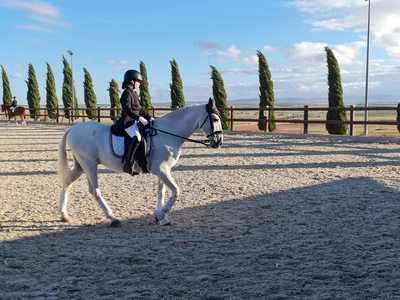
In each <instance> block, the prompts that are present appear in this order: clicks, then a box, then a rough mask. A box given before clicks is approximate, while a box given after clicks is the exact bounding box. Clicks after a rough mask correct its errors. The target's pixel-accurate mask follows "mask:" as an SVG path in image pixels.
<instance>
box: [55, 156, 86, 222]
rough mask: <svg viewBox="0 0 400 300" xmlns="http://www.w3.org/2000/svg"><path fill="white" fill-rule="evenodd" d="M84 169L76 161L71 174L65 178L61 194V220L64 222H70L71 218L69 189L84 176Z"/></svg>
mask: <svg viewBox="0 0 400 300" xmlns="http://www.w3.org/2000/svg"><path fill="white" fill-rule="evenodd" d="M82 171H83V170H82V167H81V166H80V165H79V163H78V162H77V161H76V160H74V167H73V169H72V170H71V172H70V173H69V174H68V175H67V177H66V178H65V181H64V184H63V188H62V191H61V194H60V213H61V220H62V221H63V222H69V221H70V218H69V215H68V209H67V205H68V194H69V191H68V190H69V188H70V186H71V184H72V183H73V182H74V181H75V180H77V179H78V178H79V176H81V174H82Z"/></svg>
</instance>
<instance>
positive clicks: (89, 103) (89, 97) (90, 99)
mask: <svg viewBox="0 0 400 300" xmlns="http://www.w3.org/2000/svg"><path fill="white" fill-rule="evenodd" d="M83 72H84V73H85V80H84V82H83V89H84V96H85V97H84V99H85V104H86V114H87V116H88V118H89V119H95V118H96V116H97V115H96V106H97V99H96V94H95V92H94V88H93V81H92V76H90V73H89V71H88V70H87V69H86V68H83Z"/></svg>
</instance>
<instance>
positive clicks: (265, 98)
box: [257, 51, 276, 131]
mask: <svg viewBox="0 0 400 300" xmlns="http://www.w3.org/2000/svg"><path fill="white" fill-rule="evenodd" d="M257 56H258V78H259V82H260V108H265V107H266V106H268V107H269V110H268V130H269V131H274V130H275V129H276V122H275V111H274V107H275V93H274V83H273V81H272V76H271V71H270V69H269V66H268V62H267V59H266V58H265V55H264V54H263V53H262V52H261V51H257ZM266 126H267V124H266V118H265V115H264V111H263V110H260V113H259V118H258V128H259V129H260V130H265V129H266Z"/></svg>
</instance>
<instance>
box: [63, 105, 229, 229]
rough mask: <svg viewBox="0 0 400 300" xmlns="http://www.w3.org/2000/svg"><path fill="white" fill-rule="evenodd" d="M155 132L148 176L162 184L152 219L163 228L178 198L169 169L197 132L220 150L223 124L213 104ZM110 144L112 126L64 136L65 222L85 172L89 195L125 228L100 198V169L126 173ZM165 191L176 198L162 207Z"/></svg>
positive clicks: (183, 112) (161, 122) (168, 119)
mask: <svg viewBox="0 0 400 300" xmlns="http://www.w3.org/2000/svg"><path fill="white" fill-rule="evenodd" d="M152 126H153V128H155V129H159V130H157V134H156V135H155V136H153V137H151V147H152V150H151V153H150V155H149V157H148V165H147V168H148V170H149V172H150V173H152V174H154V175H156V176H158V178H159V185H158V187H159V195H158V201H157V206H156V209H155V211H154V217H155V219H156V221H157V222H158V223H159V224H160V225H167V224H169V223H170V220H169V216H168V212H169V211H170V210H171V209H172V207H173V205H174V203H175V201H176V200H177V198H178V196H179V187H178V185H177V184H176V182H175V180H174V178H173V177H172V175H171V168H172V167H173V166H175V164H176V163H177V161H178V159H179V156H180V154H181V147H182V144H183V143H184V142H185V140H187V139H188V138H189V136H191V135H192V133H193V132H194V131H195V130H197V129H202V130H203V132H204V133H205V134H206V135H207V138H208V142H209V145H210V146H211V147H213V148H218V147H219V146H220V145H221V144H222V140H223V134H222V126H221V119H220V116H219V114H218V110H217V109H216V107H215V102H214V100H213V99H211V98H210V100H209V103H208V104H207V105H198V106H191V107H186V108H182V109H179V110H177V111H173V112H171V113H168V114H166V115H165V116H163V117H161V118H158V119H157V120H155V121H154V122H153V125H152ZM189 140H190V139H189ZM192 141H193V140H192ZM66 143H68V145H69V147H70V150H71V153H72V156H73V158H74V166H73V169H72V170H71V169H70V168H69V167H68V160H67V152H66ZM110 144H111V143H110V126H108V125H104V124H100V123H80V124H77V125H75V126H73V127H72V128H70V129H68V130H67V131H66V133H65V134H64V136H63V138H62V140H61V142H60V145H59V159H58V163H59V170H58V174H59V177H60V181H61V187H62V191H61V194H60V213H61V219H62V220H63V221H65V222H68V221H69V216H68V211H67V204H68V190H69V187H70V186H71V184H72V183H73V182H74V181H75V180H76V179H78V177H79V176H80V175H81V174H82V173H83V172H85V173H86V175H87V178H88V183H89V192H90V193H91V194H92V195H93V196H94V197H95V199H96V200H97V202H98V204H99V206H100V208H101V210H102V212H103V213H104V215H105V216H106V217H107V218H108V219H109V220H110V221H111V226H119V225H120V224H121V223H120V221H119V220H118V219H117V218H115V217H114V215H113V212H112V210H111V209H110V207H109V206H108V204H107V202H106V200H105V199H104V198H103V196H102V195H101V192H100V189H99V186H98V179H97V165H98V164H103V165H104V166H106V167H107V168H109V169H112V170H114V171H116V172H123V163H122V162H121V158H120V157H117V156H116V155H115V154H114V153H113V151H112V149H111V147H112V146H111V145H110ZM166 187H168V188H169V189H170V190H171V192H172V195H171V197H170V198H169V199H168V201H166V202H164V198H165V191H166Z"/></svg>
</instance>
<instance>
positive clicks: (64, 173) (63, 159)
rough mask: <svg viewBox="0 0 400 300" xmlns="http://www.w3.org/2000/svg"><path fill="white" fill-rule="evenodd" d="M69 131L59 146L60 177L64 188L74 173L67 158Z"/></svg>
mask: <svg viewBox="0 0 400 300" xmlns="http://www.w3.org/2000/svg"><path fill="white" fill-rule="evenodd" d="M69 131H70V129H68V130H67V131H66V132H65V133H64V136H63V137H62V139H61V142H60V144H59V146H58V177H59V180H60V182H61V185H62V186H63V187H64V186H65V185H66V181H67V178H68V177H70V175H71V174H70V173H72V171H71V170H70V169H69V167H68V158H67V136H68V133H69Z"/></svg>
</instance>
